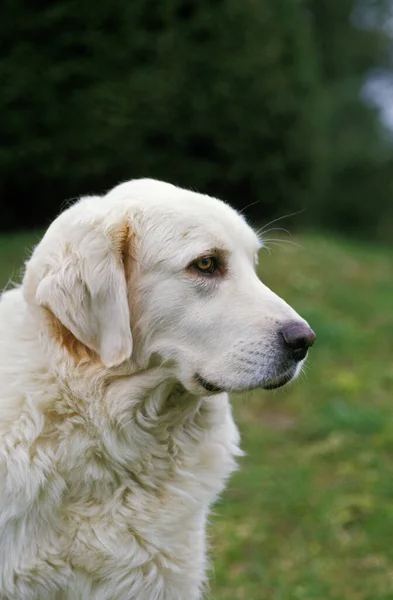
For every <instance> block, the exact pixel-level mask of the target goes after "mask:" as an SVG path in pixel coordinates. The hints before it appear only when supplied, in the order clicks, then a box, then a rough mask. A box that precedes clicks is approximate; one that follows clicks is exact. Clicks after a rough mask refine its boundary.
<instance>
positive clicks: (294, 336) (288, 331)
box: [280, 322, 317, 360]
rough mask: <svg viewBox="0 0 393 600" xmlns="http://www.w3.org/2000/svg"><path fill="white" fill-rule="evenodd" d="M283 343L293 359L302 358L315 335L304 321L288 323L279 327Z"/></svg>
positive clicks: (313, 340)
mask: <svg viewBox="0 0 393 600" xmlns="http://www.w3.org/2000/svg"><path fill="white" fill-rule="evenodd" d="M280 333H281V335H282V337H283V338H284V342H285V345H286V346H287V348H288V350H289V351H290V353H291V356H292V358H294V359H295V360H303V358H304V357H305V356H306V354H307V350H308V349H309V348H310V347H311V346H312V345H313V343H314V342H315V338H316V337H317V336H316V335H315V333H314V332H313V330H312V329H311V327H309V326H308V325H306V324H305V323H296V322H294V323H288V324H287V325H285V326H284V327H283V328H282V329H281V332H280Z"/></svg>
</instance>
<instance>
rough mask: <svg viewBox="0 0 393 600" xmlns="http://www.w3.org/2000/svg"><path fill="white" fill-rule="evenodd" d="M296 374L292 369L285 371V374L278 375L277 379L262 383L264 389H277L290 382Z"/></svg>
mask: <svg viewBox="0 0 393 600" xmlns="http://www.w3.org/2000/svg"><path fill="white" fill-rule="evenodd" d="M294 375H295V373H294V372H292V371H290V372H289V373H284V374H283V375H280V376H279V377H276V379H272V380H271V381H268V382H267V383H265V384H264V385H262V389H264V390H277V389H278V388H280V387H283V386H284V385H286V384H287V383H289V382H290V381H291V380H292V379H293V377H294Z"/></svg>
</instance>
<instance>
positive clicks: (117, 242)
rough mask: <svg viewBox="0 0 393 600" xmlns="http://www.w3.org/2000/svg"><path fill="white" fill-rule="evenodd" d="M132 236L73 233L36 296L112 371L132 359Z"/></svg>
mask: <svg viewBox="0 0 393 600" xmlns="http://www.w3.org/2000/svg"><path fill="white" fill-rule="evenodd" d="M127 230H128V229H127ZM127 230H126V229H125V228H124V227H123V229H122V230H121V231H120V232H119V231H118V230H114V229H112V230H111V231H103V230H101V228H100V227H89V226H87V225H86V224H85V225H83V226H81V227H80V228H78V229H72V231H71V232H70V235H69V236H67V237H69V239H68V240H67V242H66V243H64V242H63V243H62V240H61V239H60V240H59V241H58V246H57V248H56V249H55V248H54V249H53V250H54V256H53V257H52V258H50V259H49V261H48V262H47V264H46V268H45V272H44V273H45V274H44V275H43V276H42V277H41V278H40V280H39V282H38V287H37V289H36V295H35V299H36V302H37V303H38V304H39V305H41V306H44V307H46V308H48V309H49V310H50V311H51V312H52V313H53V314H54V315H55V317H56V318H57V319H58V320H59V321H60V322H61V323H62V325H63V326H64V327H66V328H67V329H68V330H69V331H70V332H71V333H72V335H73V336H74V337H75V338H76V339H77V340H79V341H80V342H82V344H84V345H85V346H87V347H88V348H90V349H91V350H93V351H94V352H96V353H97V354H98V356H99V357H100V359H101V362H102V363H103V364H104V365H105V366H106V367H113V366H117V365H119V364H121V363H122V362H123V361H125V360H127V359H128V358H130V356H131V353H132V335H131V325H130V311H129V306H128V294H127V283H126V276H125V271H124V264H123V255H122V253H123V249H122V246H123V241H125V238H126V237H127ZM62 234H63V235H64V231H62ZM71 234H72V235H71ZM62 237H63V236H62ZM123 238H124V240H123Z"/></svg>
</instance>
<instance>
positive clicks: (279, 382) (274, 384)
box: [195, 369, 296, 394]
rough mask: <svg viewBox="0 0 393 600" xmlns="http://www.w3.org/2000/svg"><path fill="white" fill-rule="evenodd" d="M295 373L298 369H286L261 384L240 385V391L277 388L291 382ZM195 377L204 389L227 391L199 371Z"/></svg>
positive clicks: (213, 391) (215, 391)
mask: <svg viewBox="0 0 393 600" xmlns="http://www.w3.org/2000/svg"><path fill="white" fill-rule="evenodd" d="M295 375H296V369H290V370H289V371H286V372H285V373H283V374H282V375H279V376H278V377H275V378H274V379H270V380H269V381H267V382H266V383H262V384H259V385H253V386H251V387H250V388H243V387H239V390H238V391H245V390H246V389H253V388H257V387H261V388H262V389H263V390H277V389H278V388H280V387H283V386H284V385H286V384H287V383H289V382H290V381H291V380H292V379H293V378H294V377H295ZM195 379H196V380H197V382H198V383H199V385H200V386H201V387H202V388H203V389H204V390H206V392H209V393H211V394H218V393H220V392H225V391H226V390H225V388H223V387H221V386H219V385H217V384H216V383H212V382H210V381H207V380H206V379H205V378H204V377H202V375H200V374H199V373H197V374H196V375H195ZM227 391H236V390H234V389H233V390H227Z"/></svg>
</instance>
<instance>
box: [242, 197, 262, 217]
mask: <svg viewBox="0 0 393 600" xmlns="http://www.w3.org/2000/svg"><path fill="white" fill-rule="evenodd" d="M259 202H260V200H254V202H250V204H247V206H243V208H242V209H240V210H239V211H238V212H239V213H240V214H241V215H242V214H243V213H244V211H245V210H247V208H250V207H251V206H255V204H258V203H259Z"/></svg>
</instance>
